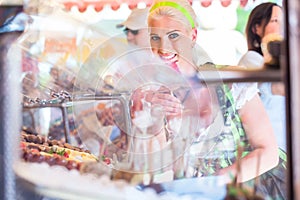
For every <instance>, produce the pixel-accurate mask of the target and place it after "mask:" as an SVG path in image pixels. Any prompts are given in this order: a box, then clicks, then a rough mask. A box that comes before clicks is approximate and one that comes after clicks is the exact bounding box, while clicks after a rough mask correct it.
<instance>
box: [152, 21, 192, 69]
mask: <svg viewBox="0 0 300 200" xmlns="http://www.w3.org/2000/svg"><path fill="white" fill-rule="evenodd" d="M149 27H150V42H151V48H152V51H153V53H155V54H157V55H158V56H159V57H160V58H161V59H162V60H163V61H165V62H166V63H167V64H169V65H170V66H174V65H177V66H178V67H179V69H180V71H186V68H187V67H188V66H191V63H192V47H193V45H194V43H195V40H196V37H195V33H196V32H194V31H196V30H194V29H193V30H192V31H188V30H187V29H186V28H185V27H186V26H184V25H183V24H182V23H181V22H179V21H176V20H174V19H172V18H170V17H168V16H162V17H160V18H159V19H152V20H150V21H149ZM193 33H194V34H193Z"/></svg>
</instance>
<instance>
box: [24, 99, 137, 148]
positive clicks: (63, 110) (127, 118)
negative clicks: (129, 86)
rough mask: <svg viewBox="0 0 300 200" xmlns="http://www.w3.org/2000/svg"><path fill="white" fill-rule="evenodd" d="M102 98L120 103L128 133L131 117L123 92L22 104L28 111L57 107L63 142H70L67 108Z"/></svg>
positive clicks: (125, 128)
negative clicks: (60, 120) (61, 124)
mask: <svg viewBox="0 0 300 200" xmlns="http://www.w3.org/2000/svg"><path fill="white" fill-rule="evenodd" d="M103 100H105V101H106V100H117V101H119V102H120V103H121V107H122V108H123V114H124V116H123V119H125V120H124V122H125V127H124V130H125V131H126V132H127V133H129V131H130V130H131V119H130V108H129V101H128V100H127V98H126V96H125V95H123V94H103V95H86V96H78V97H75V98H73V99H72V100H68V101H63V102H61V103H57V102H55V103H35V104H32V105H30V104H29V105H28V104H27V105H24V106H23V110H24V111H30V110H32V109H43V108H59V109H60V110H61V113H62V122H63V125H64V138H65V142H67V143H68V142H70V137H71V135H70V126H69V120H68V108H70V107H72V106H73V105H74V104H76V103H84V102H91V101H103ZM32 121H33V124H32V127H33V128H35V125H34V119H33V120H32Z"/></svg>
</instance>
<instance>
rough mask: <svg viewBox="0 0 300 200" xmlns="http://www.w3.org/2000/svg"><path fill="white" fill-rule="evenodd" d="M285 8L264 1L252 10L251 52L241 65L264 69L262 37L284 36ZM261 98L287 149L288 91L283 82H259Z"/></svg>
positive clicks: (249, 26)
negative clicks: (286, 95) (286, 105)
mask: <svg viewBox="0 0 300 200" xmlns="http://www.w3.org/2000/svg"><path fill="white" fill-rule="evenodd" d="M282 17H283V14H282V8H281V7H280V6H279V5H278V4H276V3H271V2H267V3H262V4H259V5H258V6H256V7H255V8H254V9H253V10H252V11H251V13H250V15H249V19H248V22H247V25H246V37H247V43H248V51H247V53H246V54H245V55H243V56H242V58H241V60H240V61H239V63H238V66H242V67H246V68H263V66H264V55H263V51H262V48H261V46H262V41H263V38H265V37H267V36H270V35H271V34H277V35H282V28H281V27H282ZM259 90H260V97H261V99H262V102H263V103H264V106H265V108H266V110H267V112H268V115H269V117H270V120H271V123H272V126H273V129H274V131H275V136H276V138H277V143H278V145H279V147H280V148H281V149H283V150H286V126H285V124H286V119H285V116H286V115H285V96H284V95H285V92H284V84H283V83H276V82H275V83H269V82H268V83H259Z"/></svg>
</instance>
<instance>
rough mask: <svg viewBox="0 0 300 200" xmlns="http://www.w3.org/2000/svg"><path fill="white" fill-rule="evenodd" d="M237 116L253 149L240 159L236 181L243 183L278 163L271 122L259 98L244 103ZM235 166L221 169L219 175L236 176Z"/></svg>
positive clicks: (255, 97) (256, 96)
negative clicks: (239, 171)
mask: <svg viewBox="0 0 300 200" xmlns="http://www.w3.org/2000/svg"><path fill="white" fill-rule="evenodd" d="M239 114H240V117H241V120H242V123H243V127H244V129H245V132H246V134H247V137H248V139H249V142H250V144H251V146H252V147H253V148H254V150H253V151H252V152H250V153H249V154H248V155H247V156H245V157H243V158H242V159H241V173H240V174H238V177H237V180H238V182H245V181H248V180H250V179H253V178H255V177H256V176H257V175H261V174H263V173H265V172H267V171H268V170H270V169H272V168H273V167H275V166H276V165H277V164H278V162H279V154H278V146H277V143H276V139H275V136H274V133H273V129H272V126H271V122H270V120H269V118H268V116H267V113H266V111H265V108H264V106H263V104H262V102H261V100H260V98H259V96H258V95H255V96H254V97H253V98H252V99H251V100H250V101H248V102H246V104H245V105H244V106H243V107H242V108H241V109H240V110H239ZM258 159H260V160H258ZM258 164H259V169H258V168H257V165H258ZM236 165H237V163H234V164H233V165H231V166H229V167H227V168H224V169H222V170H221V171H220V174H226V173H227V174H229V175H236V173H237V171H236V169H237V166H236ZM257 169H258V171H257Z"/></svg>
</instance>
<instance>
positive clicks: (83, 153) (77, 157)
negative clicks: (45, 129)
mask: <svg viewBox="0 0 300 200" xmlns="http://www.w3.org/2000/svg"><path fill="white" fill-rule="evenodd" d="M20 147H21V157H22V158H23V159H24V161H26V162H37V163H41V162H46V163H48V164H49V165H50V166H52V165H60V166H64V167H66V168H67V169H69V170H71V169H77V170H79V169H80V166H81V164H82V163H83V162H97V161H98V158H97V157H96V156H95V155H93V154H91V153H90V152H89V151H88V150H85V149H82V148H79V147H75V146H72V145H71V144H69V143H64V142H61V141H57V140H49V139H47V138H46V137H44V136H41V135H32V134H27V133H25V132H22V133H21V142H20Z"/></svg>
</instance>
